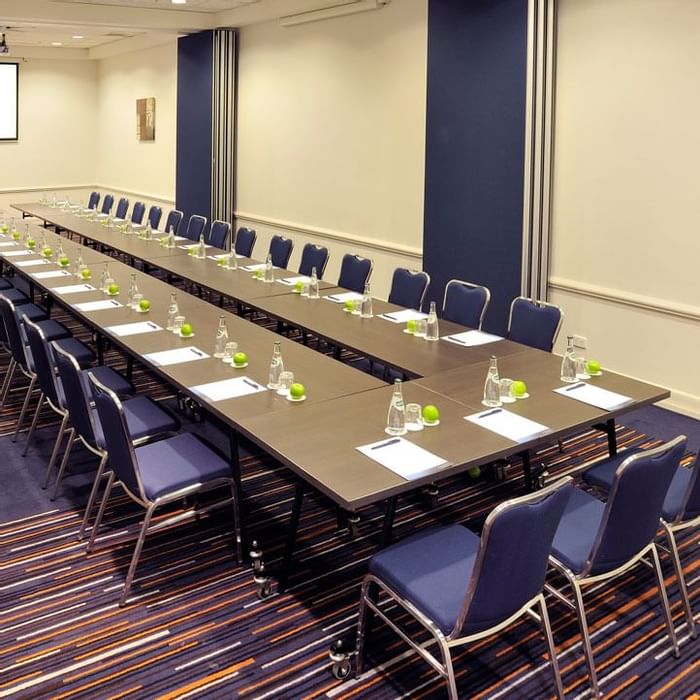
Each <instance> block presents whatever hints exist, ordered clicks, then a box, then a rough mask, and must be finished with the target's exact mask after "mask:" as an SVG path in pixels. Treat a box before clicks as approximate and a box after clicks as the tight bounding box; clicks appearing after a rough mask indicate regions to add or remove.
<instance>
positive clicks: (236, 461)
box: [228, 430, 246, 542]
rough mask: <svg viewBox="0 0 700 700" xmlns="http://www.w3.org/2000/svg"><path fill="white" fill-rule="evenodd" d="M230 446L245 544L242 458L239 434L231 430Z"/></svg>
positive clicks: (232, 471) (232, 470)
mask: <svg viewBox="0 0 700 700" xmlns="http://www.w3.org/2000/svg"><path fill="white" fill-rule="evenodd" d="M228 444H229V449H230V450H231V462H230V463H231V476H232V477H233V482H234V483H235V484H236V493H237V494H238V503H239V511H240V514H241V538H242V540H243V541H244V542H245V541H246V540H245V537H243V531H244V530H245V510H244V506H243V481H242V479H241V458H240V453H239V451H238V433H237V432H236V431H235V430H230V431H229V434H228Z"/></svg>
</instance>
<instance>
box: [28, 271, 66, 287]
mask: <svg viewBox="0 0 700 700" xmlns="http://www.w3.org/2000/svg"><path fill="white" fill-rule="evenodd" d="M31 277H33V278H34V279H37V280H50V279H51V278H53V277H70V272H68V270H47V271H46V272H32V273H31ZM59 289H60V288H59Z"/></svg>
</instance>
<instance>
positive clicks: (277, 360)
mask: <svg viewBox="0 0 700 700" xmlns="http://www.w3.org/2000/svg"><path fill="white" fill-rule="evenodd" d="M282 372H284V362H283V361H282V350H281V343H280V341H279V340H275V344H274V346H273V348H272V359H271V360H270V375H269V380H268V382H267V388H268V389H277V388H278V387H279V385H280V374H281V373H282Z"/></svg>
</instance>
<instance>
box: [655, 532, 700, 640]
mask: <svg viewBox="0 0 700 700" xmlns="http://www.w3.org/2000/svg"><path fill="white" fill-rule="evenodd" d="M661 524H662V526H663V529H664V532H665V533H666V539H667V540H668V544H669V550H670V553H671V561H672V562H673V568H674V571H675V573H676V581H678V588H679V589H680V592H681V600H682V601H683V609H684V610H685V619H686V621H687V623H688V634H690V637H691V639H695V638H696V637H697V634H698V633H697V631H696V630H695V618H694V617H693V610H692V608H691V607H690V599H689V598H688V588H687V586H686V584H685V576H684V575H683V566H682V565H681V558H680V556H679V554H678V545H677V544H676V538H675V536H674V534H673V532H672V530H671V528H670V527H669V526H668V525H667V524H666V523H665V522H663V521H662V523H661Z"/></svg>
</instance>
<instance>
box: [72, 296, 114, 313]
mask: <svg viewBox="0 0 700 700" xmlns="http://www.w3.org/2000/svg"><path fill="white" fill-rule="evenodd" d="M74 306H75V308H76V309H78V310H80V311H103V310H105V309H118V308H119V307H121V306H123V304H122V303H121V302H118V301H117V300H116V299H98V300H97V301H84V302H83V303H82V304H74Z"/></svg>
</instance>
